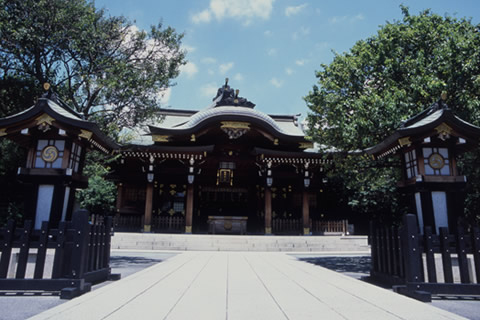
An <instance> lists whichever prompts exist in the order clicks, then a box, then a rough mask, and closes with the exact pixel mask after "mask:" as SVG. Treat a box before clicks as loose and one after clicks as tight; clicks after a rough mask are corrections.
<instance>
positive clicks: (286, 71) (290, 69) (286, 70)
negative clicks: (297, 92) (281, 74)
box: [285, 68, 294, 76]
mask: <svg viewBox="0 0 480 320" xmlns="http://www.w3.org/2000/svg"><path fill="white" fill-rule="evenodd" d="M293 72H294V71H293V69H292V68H285V73H286V74H288V75H289V76H290V75H292V74H293Z"/></svg>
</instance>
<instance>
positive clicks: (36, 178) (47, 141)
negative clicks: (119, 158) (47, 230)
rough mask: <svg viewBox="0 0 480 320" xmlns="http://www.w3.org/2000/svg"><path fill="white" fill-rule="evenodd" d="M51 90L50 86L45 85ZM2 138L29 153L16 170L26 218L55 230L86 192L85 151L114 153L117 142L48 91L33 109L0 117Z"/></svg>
mask: <svg viewBox="0 0 480 320" xmlns="http://www.w3.org/2000/svg"><path fill="white" fill-rule="evenodd" d="M46 89H47V90H48V85H47V87H46ZM0 137H3V138H7V139H10V140H12V141H14V142H16V143H18V144H20V145H22V146H23V147H25V148H26V149H27V160H26V163H25V165H24V166H21V167H19V168H18V178H19V180H21V181H22V182H23V185H24V199H25V217H26V218H29V219H34V220H35V229H39V228H40V227H41V223H42V221H50V223H51V225H53V226H55V225H56V224H58V222H59V221H64V220H68V219H70V218H71V213H72V210H73V204H74V194H75V190H76V189H78V188H85V187H86V186H87V184H88V179H87V177H85V176H84V175H83V174H82V169H83V164H84V160H85V153H86V150H87V149H91V148H93V149H97V150H100V151H102V152H104V153H110V152H111V151H112V150H113V149H115V148H116V144H115V143H114V142H113V141H111V140H110V139H109V138H108V137H106V136H105V135H104V134H103V133H102V132H101V131H100V130H99V128H98V126H97V125H96V124H95V123H93V122H89V121H86V120H83V119H82V116H81V115H80V114H78V113H77V112H75V111H74V110H73V109H72V108H70V107H69V106H67V105H66V104H65V103H64V102H62V101H61V100H60V99H59V98H58V97H57V96H56V94H55V93H53V92H51V91H48V92H46V93H45V94H44V95H43V96H42V97H41V98H39V99H38V100H37V102H36V103H35V105H34V106H32V107H31V108H29V109H27V110H25V111H23V112H20V113H18V114H15V115H12V116H9V117H6V118H0Z"/></svg>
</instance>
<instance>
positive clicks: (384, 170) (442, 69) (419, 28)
mask: <svg viewBox="0 0 480 320" xmlns="http://www.w3.org/2000/svg"><path fill="white" fill-rule="evenodd" d="M401 10H402V13H403V19H402V20H401V21H394V22H387V23H386V24H385V25H384V26H381V27H380V29H379V31H378V33H377V34H376V35H374V36H372V37H370V38H368V39H366V40H360V41H358V42H357V43H356V44H355V45H354V46H353V47H352V49H350V51H348V52H345V53H343V54H338V53H336V54H335V57H334V59H333V61H332V62H331V63H330V64H329V65H325V64H324V65H321V70H320V71H317V73H316V77H317V78H318V85H315V86H314V87H313V90H312V91H311V92H309V94H308V95H307V96H306V97H305V100H306V102H307V105H308V107H309V108H310V110H311V113H310V114H309V116H308V121H309V123H310V130H309V132H310V135H311V136H312V138H313V139H314V140H315V141H318V142H319V143H321V144H322V145H325V146H329V147H332V146H333V147H335V148H337V149H338V150H341V151H348V150H363V149H365V148H368V147H370V146H373V145H375V144H377V143H378V142H380V141H381V140H383V139H384V138H385V137H387V136H388V135H389V134H391V133H392V131H393V130H394V129H395V128H397V127H398V126H399V125H400V123H401V121H403V120H406V119H408V118H409V117H411V116H413V115H414V114H417V113H419V112H420V111H422V110H423V109H425V108H427V107H429V106H430V105H431V104H432V103H433V102H435V101H437V100H438V99H439V98H440V95H441V93H442V92H443V91H445V92H447V104H448V105H449V106H450V108H452V109H453V110H454V111H455V112H456V113H457V114H458V115H459V116H460V117H462V118H463V119H465V120H467V121H469V122H472V123H474V124H476V125H480V50H479V48H480V32H479V29H480V26H479V25H474V24H472V22H471V20H469V19H465V18H462V19H457V18H453V17H450V16H445V17H442V16H439V15H437V14H434V13H432V12H430V10H426V11H423V12H420V13H419V14H418V15H411V14H410V13H409V10H408V8H406V7H404V6H402V7H401ZM344 156H345V154H343V155H342V153H341V152H340V156H339V157H340V158H342V159H343V158H344ZM351 156H352V155H351ZM353 157H354V156H353ZM476 160H478V158H477V159H476ZM386 161H387V163H385V160H384V161H383V162H377V163H374V165H373V166H372V165H367V164H366V163H365V161H359V160H357V161H347V162H344V163H348V164H349V165H348V166H347V165H344V164H340V159H339V161H338V163H339V164H338V166H337V169H338V170H336V171H335V173H332V175H334V174H336V175H339V176H340V177H342V178H343V179H341V181H342V183H343V184H344V186H345V188H344V189H345V195H346V197H347V198H348V201H349V202H350V204H351V205H352V206H353V207H355V206H356V209H358V210H359V211H366V210H370V208H369V206H365V205H362V201H361V199H364V200H366V199H369V200H368V203H373V202H378V200H379V199H378V196H377V194H376V192H375V190H373V189H372V188H373V187H372V186H375V185H376V186H382V185H383V186H384V188H386V186H387V185H390V184H391V183H392V181H393V180H394V179H393V176H392V174H394V172H392V170H391V169H389V168H388V167H389V166H393V167H395V166H398V165H399V164H398V163H397V160H395V159H388V160H386ZM477 163H478V162H477ZM355 172H358V173H361V174H360V175H355V174H354V173H355ZM389 172H390V173H389ZM362 175H363V176H365V175H366V176H369V179H363V178H362ZM470 187H473V186H470ZM475 188H476V190H477V191H478V190H479V189H478V187H474V189H475ZM358 190H365V192H366V193H365V194H363V195H359V194H358V192H359V191H358ZM390 194H391V195H390V196H387V197H385V198H384V199H383V201H382V203H383V204H378V205H379V207H380V208H387V207H388V205H389V203H392V204H398V195H397V194H396V193H390ZM477 206H478V204H477ZM397 210H398V211H401V208H400V207H398V208H397Z"/></svg>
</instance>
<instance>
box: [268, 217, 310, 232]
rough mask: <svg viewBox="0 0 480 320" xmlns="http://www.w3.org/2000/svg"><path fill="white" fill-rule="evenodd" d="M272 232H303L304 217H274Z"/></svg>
mask: <svg viewBox="0 0 480 320" xmlns="http://www.w3.org/2000/svg"><path fill="white" fill-rule="evenodd" d="M272 233H273V234H291V235H294V234H295V235H297V234H302V233H303V227H302V219H273V220H272Z"/></svg>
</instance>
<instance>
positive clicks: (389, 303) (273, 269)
mask: <svg viewBox="0 0 480 320" xmlns="http://www.w3.org/2000/svg"><path fill="white" fill-rule="evenodd" d="M31 319H82V320H83V319H138V320H140V319H196V320H198V319H200V320H202V319H205V320H214V319H242V320H245V319H248V320H251V319H262V320H265V319H436V320H437V319H464V318H462V317H459V316H457V315H455V314H452V313H449V312H446V311H444V310H441V309H438V308H435V307H432V306H431V305H429V304H425V303H421V302H418V301H415V300H413V299H409V298H406V297H403V296H401V295H398V294H395V293H393V292H390V291H388V290H385V289H381V288H378V287H375V286H373V285H370V284H367V283H365V282H362V281H359V280H355V279H352V278H350V277H347V276H344V275H342V274H339V273H336V272H333V271H330V270H328V269H325V268H321V267H318V266H315V265H312V264H309V263H306V262H301V261H298V260H296V259H295V258H294V257H292V256H289V255H287V254H285V253H259V252H185V253H181V254H178V255H176V256H175V257H172V258H170V259H168V260H166V261H164V262H162V263H159V264H157V265H154V266H152V267H150V268H148V269H145V270H143V271H140V272H138V273H135V274H133V275H131V276H129V277H126V278H125V279H122V280H120V281H118V282H115V283H112V284H109V285H107V286H105V287H102V288H100V289H98V290H95V291H93V292H90V293H88V294H85V295H83V296H81V297H79V298H76V299H73V300H71V301H69V302H67V303H64V304H62V305H59V306H57V307H55V308H53V309H50V310H47V311H45V312H43V313H41V314H39V315H37V316H35V317H33V318H31Z"/></svg>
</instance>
